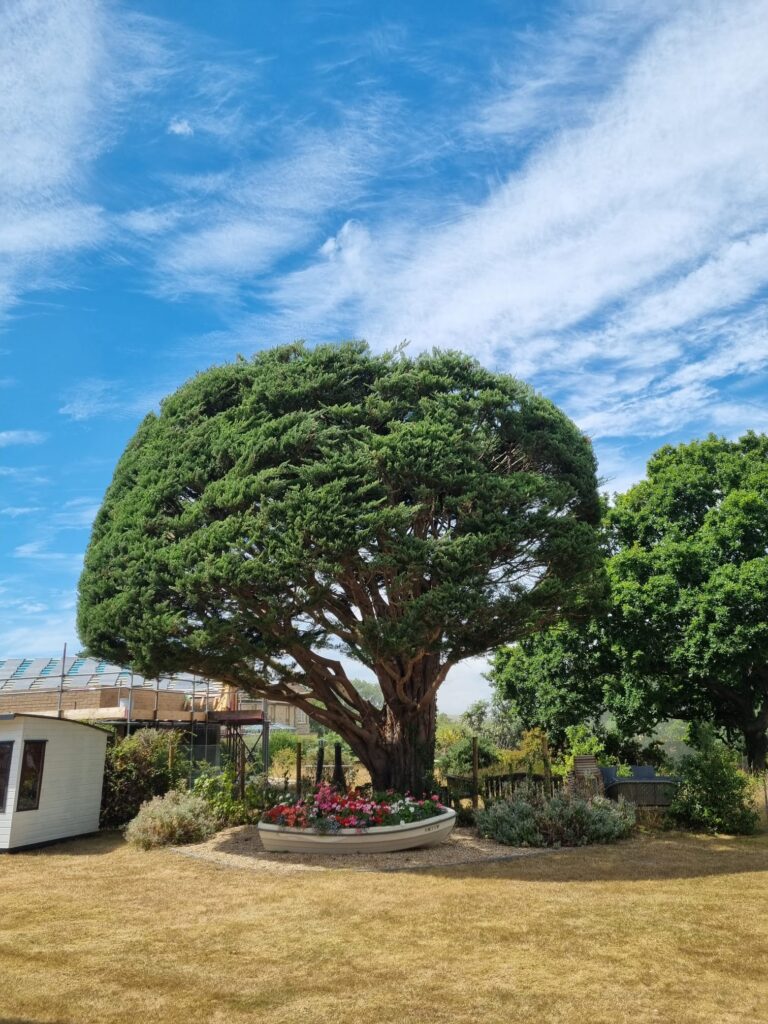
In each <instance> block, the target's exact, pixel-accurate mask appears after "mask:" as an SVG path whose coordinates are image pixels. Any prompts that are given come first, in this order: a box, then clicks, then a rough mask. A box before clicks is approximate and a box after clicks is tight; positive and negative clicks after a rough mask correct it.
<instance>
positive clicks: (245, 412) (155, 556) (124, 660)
mask: <svg viewBox="0 0 768 1024" xmlns="http://www.w3.org/2000/svg"><path fill="white" fill-rule="evenodd" d="M599 516H600V506H599V500H598V496H597V492H596V480H595V460H594V456H593V453H592V449H591V446H590V444H589V441H588V440H587V439H586V438H585V437H583V436H582V435H581V434H580V433H579V431H578V430H577V428H576V427H575V426H574V424H573V423H572V422H571V421H570V420H569V419H568V418H567V417H566V416H565V415H564V414H563V413H562V412H560V411H559V410H558V409H557V408H556V407H555V406H554V405H553V404H552V403H551V402H549V401H547V400H546V399H544V398H542V397H540V396H539V395H537V394H536V393H535V392H534V391H532V390H531V388H529V387H528V386H527V385H525V384H523V383H521V382H519V381H517V380H515V379H513V378H512V377H509V376H506V375H502V374H495V373H492V372H490V371H488V370H486V369H484V368H482V367H481V366H480V365H479V364H478V363H477V362H475V361H474V360H472V359H470V358H469V357H467V356H465V355H462V354H459V353H453V352H437V351H436V352H434V353H432V354H427V355H421V356H418V357H417V358H408V357H406V356H405V355H404V354H403V353H402V352H395V353H385V354H381V355H377V354H373V353H371V351H370V350H369V349H368V347H367V346H366V345H365V344H364V343H362V342H350V343H345V344H342V345H327V346H321V347H318V348H314V349H310V348H308V347H305V346H304V345H303V344H300V343H297V344H294V345H289V346H284V347H280V348H275V349H272V350H268V351H264V352H261V353H259V354H258V355H256V356H255V357H254V358H253V359H252V360H240V361H238V362H236V363H234V364H232V365H226V366H219V367H215V368H213V369H211V370H209V371H207V372H205V373H201V374H199V375H198V376H197V377H195V378H194V379H192V380H191V381H189V382H188V383H187V384H185V385H184V386H183V387H181V388H180V389H179V390H178V391H177V392H176V393H175V394H173V395H172V396H170V397H169V398H167V399H166V400H165V401H164V402H163V404H162V408H161V412H160V414H159V415H149V416H148V417H147V418H146V419H145V420H144V421H143V423H142V424H141V426H140V427H139V429H138V431H137V433H136V435H135V436H134V437H133V439H132V440H131V441H130V443H129V444H128V446H127V448H126V451H125V453H124V454H123V456H122V458H121V460H120V462H119V464H118V466H117V468H116V471H115V475H114V479H113V481H112V484H111V486H110V488H109V490H108V492H107V494H106V496H105V499H104V502H103V505H102V507H101V509H100V511H99V514H98V515H97V517H96V521H95V524H94V529H93V534H92V537H91V541H90V545H89V548H88V551H87V554H86V559H85V566H84V570H83V574H82V577H81V580H80V599H79V608H78V623H79V630H80V635H81V637H82V639H83V641H84V643H85V644H86V645H87V648H88V650H89V651H91V652H92V653H93V654H95V655H98V656H100V657H103V658H108V659H110V660H112V661H115V662H118V663H120V664H132V665H134V666H136V668H137V669H138V670H139V671H142V672H143V673H144V674H146V675H149V676H154V675H156V674H157V673H159V672H170V671H180V670H186V671H191V672H195V673H198V674H200V675H202V676H204V677H209V678H213V679H219V680H222V681H224V682H227V683H230V684H232V685H234V686H238V687H242V688H243V689H244V690H247V691H249V692H251V693H253V694H257V695H266V696H268V697H269V698H271V699H278V700H286V701H289V702H291V703H293V704H295V705H297V706H299V707H300V708H302V709H303V710H305V711H306V712H307V713H308V714H309V715H311V716H312V717H313V718H314V719H316V720H317V721H319V722H320V723H322V724H323V725H324V726H326V727H327V728H330V729H333V730H335V731H336V732H338V733H339V734H340V735H341V736H342V737H343V738H344V739H345V740H346V741H347V742H348V743H349V744H350V746H351V747H352V749H353V750H354V751H355V753H356V754H357V756H358V757H359V758H360V760H361V761H362V762H363V763H364V764H365V766H366V767H367V768H368V770H369V772H370V774H371V777H372V780H373V782H374V785H375V786H376V787H377V788H386V787H388V786H392V787H395V788H397V789H413V790H421V789H422V787H423V786H424V780H425V778H427V777H428V776H429V775H430V774H431V771H432V762H433V754H434V738H435V715H436V696H437V692H438V689H439V687H440V685H441V684H442V682H443V681H444V679H445V677H446V676H447V674H448V672H449V671H450V669H451V668H452V666H454V665H456V664H457V663H458V662H460V661H461V660H462V659H464V658H468V657H473V656H477V655H482V654H484V653H486V652H488V651H490V650H492V649H493V648H494V647H496V646H498V645H499V644H500V643H503V642H507V641H513V640H515V639H516V638H518V637H521V636H525V635H528V634H529V633H531V632H532V631H534V630H536V629H540V628H541V627H543V626H546V625H548V624H549V623H552V622H555V621H557V620H559V619H560V618H562V617H577V616H579V615H584V614H587V613H588V611H589V609H590V607H591V604H592V602H593V599H594V594H595V592H596V591H597V590H598V589H599V588H600V586H601V585H602V574H601V554H600V550H599V547H598V541H597V535H596V526H597V523H598V520H599ZM340 652H341V653H343V654H345V655H347V656H349V657H352V658H354V659H357V660H358V661H359V662H361V663H362V664H363V665H365V666H367V668H368V669H370V670H371V671H372V672H373V673H374V675H375V677H376V679H377V681H378V683H379V686H380V688H381V691H382V693H383V695H384V707H383V708H378V707H376V706H375V704H374V703H372V702H371V701H369V700H367V699H366V698H365V697H364V696H363V695H361V694H360V693H359V692H358V690H357V689H356V688H355V686H354V685H353V683H352V681H351V680H350V678H349V677H348V676H347V673H346V672H345V670H344V667H343V664H342V662H341V661H340V660H339V653H340Z"/></svg>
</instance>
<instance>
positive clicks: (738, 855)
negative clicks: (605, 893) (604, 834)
mask: <svg viewBox="0 0 768 1024" xmlns="http://www.w3.org/2000/svg"><path fill="white" fill-rule="evenodd" d="M546 854H547V855H546V856H542V857H525V858H522V857H521V858H519V859H513V860H505V861H497V862H494V861H485V862H480V863H477V864H472V865H456V866H455V867H448V866H445V867H435V868H424V869H422V870H421V871H419V874H429V875H437V876H439V877H445V878H446V879H448V878H453V879H457V878H470V877H471V878H482V877H488V878H496V879H499V878H508V879H509V880H510V881H517V882H524V881H531V882H537V883H538V882H584V883H590V882H649V881H664V880H679V879H692V878H711V877H716V876H725V875H739V874H757V873H760V872H768V835H765V834H762V835H757V836H750V837H732V836H705V835H687V834H685V833H680V832H672V833H660V834H659V833H656V834H646V835H641V836H638V837H635V838H633V839H629V840H625V841H623V842H620V843H616V844H614V845H611V846H582V847H571V848H567V849H565V848H564V849H560V850H548V851H546Z"/></svg>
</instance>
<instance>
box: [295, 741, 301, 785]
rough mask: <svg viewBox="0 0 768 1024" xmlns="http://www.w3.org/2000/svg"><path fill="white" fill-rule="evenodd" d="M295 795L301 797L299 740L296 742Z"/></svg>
mask: <svg viewBox="0 0 768 1024" xmlns="http://www.w3.org/2000/svg"><path fill="white" fill-rule="evenodd" d="M296 796H297V797H298V798H301V740H299V741H298V743H297V744H296Z"/></svg>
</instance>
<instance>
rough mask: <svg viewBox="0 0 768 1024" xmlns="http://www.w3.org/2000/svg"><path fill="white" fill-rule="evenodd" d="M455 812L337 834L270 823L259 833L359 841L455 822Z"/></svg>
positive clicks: (261, 826)
mask: <svg viewBox="0 0 768 1024" xmlns="http://www.w3.org/2000/svg"><path fill="white" fill-rule="evenodd" d="M455 818H456V811H454V810H453V808H452V807H444V808H443V812H442V813H441V814H433V815H432V816H431V817H429V818H422V819H421V821H407V822H405V823H403V824H401V825H372V826H371V827H370V828H366V827H365V826H361V827H360V828H340V829H339V830H338V831H337V832H321V831H318V829H316V828H293V827H292V826H290V825H273V824H272V823H271V822H261V821H260V822H259V823H258V826H257V827H258V829H259V830H260V831H262V830H263V831H265V832H267V831H269V832H279V833H282V834H288V835H295V836H317V837H319V838H321V839H353V838H354V839H359V838H360V837H361V836H368V835H370V836H377V835H392V834H393V833H398V834H400V835H402V834H403V833H404V832H410V831H413V830H414V829H417V828H424V827H425V826H427V825H436V824H441V825H447V824H448V822H449V821H452V820H455Z"/></svg>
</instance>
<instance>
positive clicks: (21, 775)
mask: <svg viewBox="0 0 768 1024" xmlns="http://www.w3.org/2000/svg"><path fill="white" fill-rule="evenodd" d="M47 745H48V740H24V746H23V747H22V749H21V764H20V765H19V784H18V789H17V793H16V812H17V814H23V813H24V812H25V811H36V810H38V808H39V807H40V792H41V790H42V788H43V772H44V769H45V748H46V746H47ZM27 746H37V747H42V754H41V757H40V767H39V769H38V772H37V787H36V789H35V796H34V806H33V805H32V804H31V803H30V804H29V805H28V806H26V807H22V806H21V798H22V796H23V795H24V794H23V788H22V787H23V783H24V771H25V767H26V766H25V755H26V753H27Z"/></svg>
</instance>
